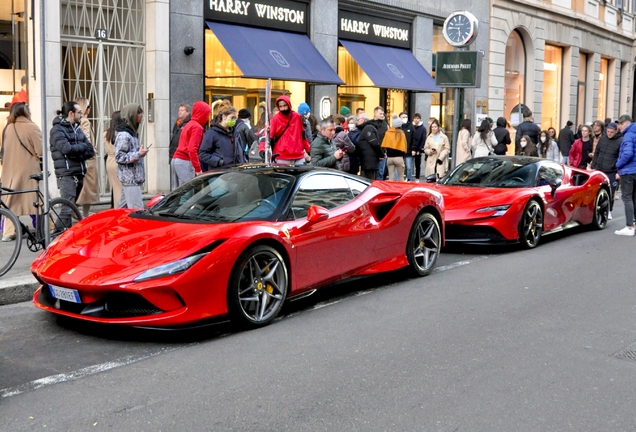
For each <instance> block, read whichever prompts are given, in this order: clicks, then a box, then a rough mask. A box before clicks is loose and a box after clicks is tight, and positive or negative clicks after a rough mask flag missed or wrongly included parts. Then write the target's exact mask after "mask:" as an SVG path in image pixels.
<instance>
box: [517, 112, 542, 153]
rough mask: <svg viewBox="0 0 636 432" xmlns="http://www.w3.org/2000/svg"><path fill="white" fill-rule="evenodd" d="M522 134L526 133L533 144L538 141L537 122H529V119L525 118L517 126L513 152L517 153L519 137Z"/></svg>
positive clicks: (539, 131) (539, 133)
mask: <svg viewBox="0 0 636 432" xmlns="http://www.w3.org/2000/svg"><path fill="white" fill-rule="evenodd" d="M524 135H528V136H529V137H530V139H531V140H532V142H533V143H534V144H537V143H538V142H539V135H541V128H540V127H539V125H538V124H536V123H533V122H531V121H530V120H526V121H524V122H522V123H520V124H519V126H517V135H516V137H515V144H516V146H517V147H516V149H515V153H519V151H520V149H519V147H520V145H519V142H520V141H521V137H522V136H524Z"/></svg>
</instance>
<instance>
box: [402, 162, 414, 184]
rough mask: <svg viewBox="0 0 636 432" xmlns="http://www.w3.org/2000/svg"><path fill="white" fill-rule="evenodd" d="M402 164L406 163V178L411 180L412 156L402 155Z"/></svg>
mask: <svg viewBox="0 0 636 432" xmlns="http://www.w3.org/2000/svg"><path fill="white" fill-rule="evenodd" d="M404 165H406V180H407V181H411V180H413V156H404ZM400 181H402V179H400Z"/></svg>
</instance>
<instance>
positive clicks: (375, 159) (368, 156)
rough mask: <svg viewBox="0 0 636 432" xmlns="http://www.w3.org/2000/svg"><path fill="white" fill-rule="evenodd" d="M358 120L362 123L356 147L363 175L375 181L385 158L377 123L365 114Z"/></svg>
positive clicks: (359, 127)
mask: <svg viewBox="0 0 636 432" xmlns="http://www.w3.org/2000/svg"><path fill="white" fill-rule="evenodd" d="M358 120H359V122H362V123H361V124H359V125H358V129H360V136H359V138H358V145H357V146H356V148H357V149H358V154H359V157H360V166H361V174H362V176H363V177H366V178H368V179H369V180H375V179H376V176H377V173H378V168H379V166H380V160H382V159H384V157H385V156H384V152H383V151H382V146H381V145H382V141H381V140H380V133H379V131H378V129H377V127H376V124H377V123H376V122H375V121H374V120H369V116H368V115H366V114H365V113H362V114H360V116H358Z"/></svg>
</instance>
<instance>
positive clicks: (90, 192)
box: [75, 98, 99, 217]
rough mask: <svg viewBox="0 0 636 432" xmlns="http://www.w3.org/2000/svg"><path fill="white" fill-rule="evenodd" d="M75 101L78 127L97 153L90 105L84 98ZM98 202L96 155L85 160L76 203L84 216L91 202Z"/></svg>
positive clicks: (86, 214)
mask: <svg viewBox="0 0 636 432" xmlns="http://www.w3.org/2000/svg"><path fill="white" fill-rule="evenodd" d="M75 102H76V103H77V104H78V105H79V106H80V109H81V110H82V113H83V115H82V118H81V120H80V129H81V130H82V132H84V135H86V138H88V141H89V142H90V143H91V144H92V145H93V148H94V149H95V154H96V155H97V154H98V151H97V147H96V146H95V137H94V136H93V127H92V126H91V122H90V121H89V120H88V117H89V115H90V113H91V106H90V105H89V103H88V100H87V99H85V98H77V99H75ZM97 203H99V184H98V181H97V157H93V158H92V159H89V160H87V161H86V174H84V186H83V187H82V191H81V192H80V194H79V196H78V197H77V202H76V204H77V205H78V206H79V205H81V206H82V214H83V215H84V217H86V216H88V212H89V210H90V208H91V204H97Z"/></svg>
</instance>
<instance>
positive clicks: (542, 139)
mask: <svg viewBox="0 0 636 432" xmlns="http://www.w3.org/2000/svg"><path fill="white" fill-rule="evenodd" d="M537 151H538V153H539V157H541V158H545V159H549V160H551V161H554V162H556V163H559V162H560V160H561V157H560V156H559V146H558V145H557V143H556V141H554V140H553V139H551V138H550V132H548V131H547V130H542V131H541V133H540V134H539V146H538V149H537Z"/></svg>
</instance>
